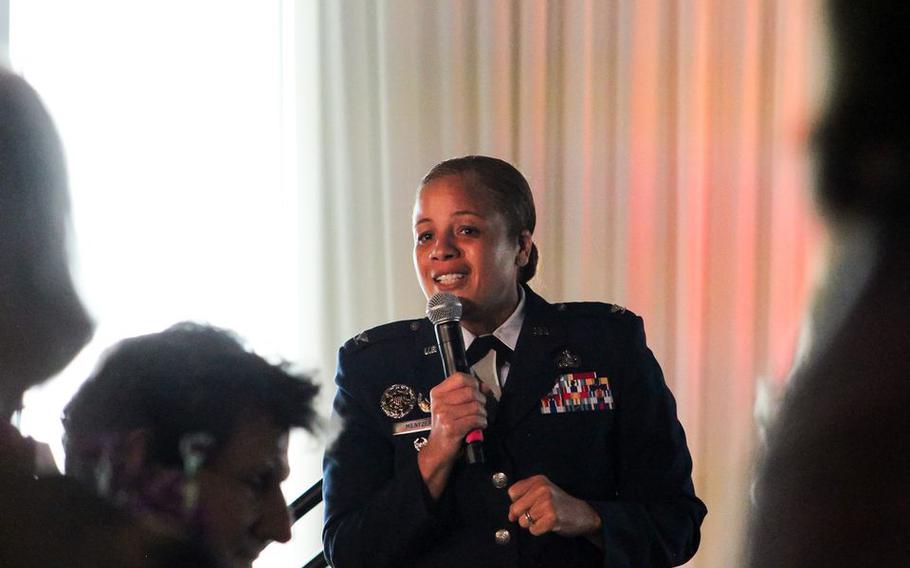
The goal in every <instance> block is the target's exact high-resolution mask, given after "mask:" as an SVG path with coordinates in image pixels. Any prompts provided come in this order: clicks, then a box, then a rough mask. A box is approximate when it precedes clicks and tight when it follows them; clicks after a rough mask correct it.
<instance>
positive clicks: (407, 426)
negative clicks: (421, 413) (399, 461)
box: [392, 416, 433, 436]
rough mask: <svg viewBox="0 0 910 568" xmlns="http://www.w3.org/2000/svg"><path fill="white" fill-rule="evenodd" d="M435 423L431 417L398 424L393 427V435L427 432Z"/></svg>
mask: <svg viewBox="0 0 910 568" xmlns="http://www.w3.org/2000/svg"><path fill="white" fill-rule="evenodd" d="M432 424H433V422H432V420H431V419H430V417H429V416H427V417H426V418H418V419H417V420H408V421H406V422H396V423H395V424H393V425H392V434H393V435H394V436H401V435H402V434H411V433H413V432H426V431H428V430H429V429H430V427H431V426H432Z"/></svg>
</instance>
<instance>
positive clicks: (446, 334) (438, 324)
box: [427, 292, 483, 464]
mask: <svg viewBox="0 0 910 568" xmlns="http://www.w3.org/2000/svg"><path fill="white" fill-rule="evenodd" d="M427 317H428V318H429V319H430V321H431V322H432V323H433V327H435V328H436V344H437V345H438V346H439V356H440V357H442V369H443V371H445V376H446V377H448V376H449V375H451V374H452V373H454V372H456V371H459V372H462V373H468V374H470V373H471V368H470V367H468V358H467V356H466V355H465V350H464V336H463V335H462V334H461V325H460V324H459V322H460V321H461V300H459V299H458V296H456V295H455V294H451V293H449V292H438V293H436V294H433V297H432V298H430V301H429V302H427ZM464 440H465V443H466V444H467V447H466V449H465V458H466V459H467V461H468V463H470V464H475V463H483V430H480V429H479V428H478V429H476V430H471V431H470V432H468V435H467V436H465V438H464Z"/></svg>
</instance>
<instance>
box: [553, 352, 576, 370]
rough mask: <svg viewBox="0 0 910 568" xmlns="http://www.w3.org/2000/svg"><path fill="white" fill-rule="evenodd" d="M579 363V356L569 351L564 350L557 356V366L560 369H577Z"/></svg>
mask: <svg viewBox="0 0 910 568" xmlns="http://www.w3.org/2000/svg"><path fill="white" fill-rule="evenodd" d="M579 363H580V362H579V360H578V355H576V354H574V353H572V352H571V351H569V350H568V349H563V350H562V351H560V352H559V355H557V356H556V366H557V367H559V368H560V369H577V368H578V365H579Z"/></svg>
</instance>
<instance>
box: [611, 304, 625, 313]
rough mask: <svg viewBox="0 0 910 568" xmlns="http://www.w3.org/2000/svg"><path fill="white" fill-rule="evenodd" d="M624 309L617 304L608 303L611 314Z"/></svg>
mask: <svg viewBox="0 0 910 568" xmlns="http://www.w3.org/2000/svg"><path fill="white" fill-rule="evenodd" d="M625 311H626V309H625V308H624V307H622V306H620V305H618V304H610V313H611V314H621V313H624V312H625Z"/></svg>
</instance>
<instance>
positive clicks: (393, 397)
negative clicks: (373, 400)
mask: <svg viewBox="0 0 910 568" xmlns="http://www.w3.org/2000/svg"><path fill="white" fill-rule="evenodd" d="M416 401H417V397H416V396H415V395H414V389H412V388H411V387H409V386H408V385H398V384H396V385H392V386H390V387H389V388H387V389H385V391H384V392H383V393H382V397H381V398H380V399H379V408H381V409H382V411H383V412H384V413H385V415H386V416H388V417H389V418H395V419H396V420H397V419H399V418H404V417H405V416H407V414H408V413H409V412H411V411H412V410H414V403H415V402H416Z"/></svg>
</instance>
